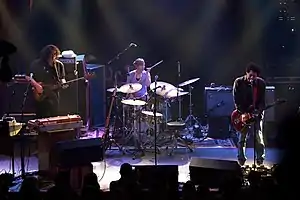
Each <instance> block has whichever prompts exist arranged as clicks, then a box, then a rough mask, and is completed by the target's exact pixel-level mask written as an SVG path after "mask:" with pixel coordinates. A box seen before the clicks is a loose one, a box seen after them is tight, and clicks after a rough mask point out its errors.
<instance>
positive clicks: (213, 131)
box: [207, 117, 230, 139]
mask: <svg viewBox="0 0 300 200" xmlns="http://www.w3.org/2000/svg"><path fill="white" fill-rule="evenodd" d="M207 136H208V137H210V138H214V139H227V138H229V137H230V118H229V117H210V118H209V119H208V135H207Z"/></svg>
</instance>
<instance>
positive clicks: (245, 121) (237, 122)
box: [231, 99, 286, 133]
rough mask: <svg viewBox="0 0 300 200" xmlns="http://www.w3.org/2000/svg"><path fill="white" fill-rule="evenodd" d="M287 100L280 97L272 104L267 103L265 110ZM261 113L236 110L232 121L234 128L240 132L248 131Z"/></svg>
mask: <svg viewBox="0 0 300 200" xmlns="http://www.w3.org/2000/svg"><path fill="white" fill-rule="evenodd" d="M285 102H286V100H284V99H279V100H277V101H275V102H274V103H272V104H269V105H267V106H266V107H265V108H264V109H263V110H268V109H269V108H272V107H273V106H276V105H279V104H282V103H285ZM259 114H260V113H257V112H254V113H240V112H239V111H238V110H234V111H233V112H232V114H231V123H232V125H233V127H234V129H235V130H236V131H238V132H240V133H246V132H247V130H248V127H249V125H251V124H252V123H253V122H254V121H255V117H257V116H259Z"/></svg>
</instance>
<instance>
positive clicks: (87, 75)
mask: <svg viewBox="0 0 300 200" xmlns="http://www.w3.org/2000/svg"><path fill="white" fill-rule="evenodd" d="M95 76H96V74H95V73H94V72H92V73H87V74H85V75H84V78H85V79H92V78H94V77H95Z"/></svg>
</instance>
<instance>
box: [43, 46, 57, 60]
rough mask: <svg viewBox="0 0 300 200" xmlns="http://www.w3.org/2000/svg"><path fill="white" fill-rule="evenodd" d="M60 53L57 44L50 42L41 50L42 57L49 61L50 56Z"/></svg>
mask: <svg viewBox="0 0 300 200" xmlns="http://www.w3.org/2000/svg"><path fill="white" fill-rule="evenodd" d="M54 55H56V56H58V55H60V50H59V48H58V47H57V46H55V45H53V44H50V45H47V46H45V47H44V48H43V49H42V50H41V52H40V59H41V60H43V61H45V62H47V61H49V59H50V58H53V56H54Z"/></svg>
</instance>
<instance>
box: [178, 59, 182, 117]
mask: <svg viewBox="0 0 300 200" xmlns="http://www.w3.org/2000/svg"><path fill="white" fill-rule="evenodd" d="M177 67H178V84H177V99H178V121H180V122H181V121H182V114H181V99H179V98H180V97H179V81H180V77H181V74H180V71H181V70H180V62H179V61H178V62H177Z"/></svg>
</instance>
